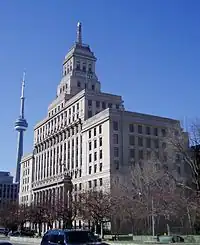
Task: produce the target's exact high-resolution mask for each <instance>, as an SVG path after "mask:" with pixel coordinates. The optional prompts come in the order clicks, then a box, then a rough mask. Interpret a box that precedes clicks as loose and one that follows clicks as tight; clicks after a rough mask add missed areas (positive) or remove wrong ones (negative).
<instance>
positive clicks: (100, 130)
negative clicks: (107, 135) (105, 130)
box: [88, 125, 102, 139]
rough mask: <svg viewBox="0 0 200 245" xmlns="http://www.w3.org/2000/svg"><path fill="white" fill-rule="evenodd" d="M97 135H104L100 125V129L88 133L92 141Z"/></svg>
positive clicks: (96, 128)
mask: <svg viewBox="0 0 200 245" xmlns="http://www.w3.org/2000/svg"><path fill="white" fill-rule="evenodd" d="M97 134H102V125H99V127H95V128H93V130H89V131H88V138H89V139H91V138H92V136H93V137H95V136H97Z"/></svg>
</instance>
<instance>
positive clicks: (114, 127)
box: [113, 121, 119, 131]
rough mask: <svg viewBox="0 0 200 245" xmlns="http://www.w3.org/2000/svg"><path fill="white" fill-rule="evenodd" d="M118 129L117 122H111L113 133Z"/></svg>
mask: <svg viewBox="0 0 200 245" xmlns="http://www.w3.org/2000/svg"><path fill="white" fill-rule="evenodd" d="M118 128H119V127H118V122H117V121H114V122H113V130H114V131H117V130H118Z"/></svg>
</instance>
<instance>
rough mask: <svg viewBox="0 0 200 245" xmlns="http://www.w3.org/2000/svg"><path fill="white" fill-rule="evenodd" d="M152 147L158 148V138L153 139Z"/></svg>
mask: <svg viewBox="0 0 200 245" xmlns="http://www.w3.org/2000/svg"><path fill="white" fill-rule="evenodd" d="M154 147H155V148H156V149H158V148H159V142H158V139H154Z"/></svg>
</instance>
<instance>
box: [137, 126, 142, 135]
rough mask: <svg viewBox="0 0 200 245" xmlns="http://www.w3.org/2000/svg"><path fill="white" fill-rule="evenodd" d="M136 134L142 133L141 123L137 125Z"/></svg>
mask: <svg viewBox="0 0 200 245" xmlns="http://www.w3.org/2000/svg"><path fill="white" fill-rule="evenodd" d="M138 134H142V125H138Z"/></svg>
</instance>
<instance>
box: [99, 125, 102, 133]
mask: <svg viewBox="0 0 200 245" xmlns="http://www.w3.org/2000/svg"><path fill="white" fill-rule="evenodd" d="M101 133H102V126H101V125H99V134H101Z"/></svg>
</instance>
